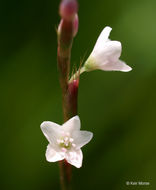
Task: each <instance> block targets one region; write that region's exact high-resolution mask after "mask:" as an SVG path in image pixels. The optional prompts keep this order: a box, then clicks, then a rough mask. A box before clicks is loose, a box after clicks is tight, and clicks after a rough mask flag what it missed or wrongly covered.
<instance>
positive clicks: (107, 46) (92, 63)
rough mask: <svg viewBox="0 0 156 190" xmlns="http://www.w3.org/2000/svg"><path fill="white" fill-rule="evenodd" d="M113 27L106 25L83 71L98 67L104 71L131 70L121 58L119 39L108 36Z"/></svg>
mask: <svg viewBox="0 0 156 190" xmlns="http://www.w3.org/2000/svg"><path fill="white" fill-rule="evenodd" d="M111 30H112V28H110V27H108V26H107V27H105V28H104V29H103V31H102V32H101V34H100V36H99V38H98V40H97V42H96V44H95V46H94V49H93V51H92V53H91V54H90V56H89V58H88V59H87V61H86V62H85V64H84V66H83V67H82V69H81V72H84V71H92V70H96V69H100V70H104V71H123V72H128V71H131V70H132V68H131V67H129V66H128V65H126V64H125V63H124V62H123V61H121V60H119V57H120V55H121V51H122V47H121V43H120V42H119V41H111V40H110V39H109V38H108V37H109V34H110V32H111Z"/></svg>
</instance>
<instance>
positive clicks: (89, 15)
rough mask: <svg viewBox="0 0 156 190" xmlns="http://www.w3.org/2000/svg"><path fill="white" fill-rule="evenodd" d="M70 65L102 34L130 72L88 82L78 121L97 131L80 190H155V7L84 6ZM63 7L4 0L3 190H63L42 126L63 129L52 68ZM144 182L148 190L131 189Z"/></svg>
mask: <svg viewBox="0 0 156 190" xmlns="http://www.w3.org/2000/svg"><path fill="white" fill-rule="evenodd" d="M79 4H80V6H79V18H80V27H79V32H78V35H77V36H76V38H75V40H74V44H73V49H72V63H73V64H77V65H78V64H79V62H80V61H81V60H82V59H83V58H84V57H85V58H87V56H88V55H89V53H90V52H91V50H92V48H93V46H94V44H95V41H96V39H97V37H98V35H99V34H100V32H101V30H102V29H103V28H104V27H105V26H106V25H108V26H111V27H112V28H113V30H112V33H111V39H114V40H119V41H121V42H122V45H123V52H122V56H121V59H122V60H125V61H126V62H127V64H129V65H130V66H131V67H132V68H133V71H132V72H129V73H122V72H102V71H95V72H91V73H87V74H84V75H82V77H81V80H80V89H79V115H80V118H81V122H82V129H85V130H89V131H92V132H93V133H94V138H93V140H92V141H91V142H90V143H89V144H88V145H87V146H86V147H84V148H83V153H84V161H83V167H82V168H81V169H75V168H73V175H74V177H73V186H74V190H80V189H81V190H86V189H87V190H95V189H97V190H125V189H130V190H132V189H134V190H136V189H150V190H155V189H156V137H155V136H156V86H155V83H156V37H155V36H156V1H155V0H137V1H136V0H118V1H116V0H111V1H110V0H105V1H104V0H97V1H91V0H80V1H79ZM58 5H59V0H57V1H56V0H55V1H54V0H44V1H43V0H20V1H19V0H14V1H12V0H1V2H0V89H1V91H0V100H1V102H0V108H1V109H0V110H1V112H0V115H1V122H0V123H1V124H0V147H1V150H0V165H1V166H0V189H2V190H11V189H15V190H28V189H29V190H44V189H49V190H59V170H58V166H57V164H56V163H48V162H46V160H45V150H46V146H47V143H48V142H47V140H46V139H45V137H44V136H43V134H42V133H41V130H40V124H41V122H42V121H45V120H51V121H54V122H57V123H60V124H61V123H62V107H61V91H60V87H59V82H58V73H57V64H56V48H57V40H56V31H55V28H56V27H57V25H58V23H59V15H58ZM126 181H148V182H150V184H151V185H150V186H147V187H146V186H144V187H141V186H134V187H133V186H126V185H125V183H126Z"/></svg>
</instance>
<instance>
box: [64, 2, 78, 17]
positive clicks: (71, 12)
mask: <svg viewBox="0 0 156 190" xmlns="http://www.w3.org/2000/svg"><path fill="white" fill-rule="evenodd" d="M77 11H78V4H77V0H62V2H61V4H60V15H61V17H62V18H63V19H65V20H72V19H73V18H74V16H75V14H76V13H77Z"/></svg>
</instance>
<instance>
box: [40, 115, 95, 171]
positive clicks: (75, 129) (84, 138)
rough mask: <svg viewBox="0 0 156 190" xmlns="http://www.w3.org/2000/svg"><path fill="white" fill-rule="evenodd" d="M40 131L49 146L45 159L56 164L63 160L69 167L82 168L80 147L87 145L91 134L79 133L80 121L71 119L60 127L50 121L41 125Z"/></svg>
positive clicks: (75, 117)
mask: <svg viewBox="0 0 156 190" xmlns="http://www.w3.org/2000/svg"><path fill="white" fill-rule="evenodd" d="M41 130H42V132H43V134H44V135H45V137H46V138H47V140H48V141H49V145H48V146H47V150H46V159H47V161H49V162H56V161H59V160H63V159H65V160H66V161H67V162H68V163H70V164H71V165H73V166H75V167H77V168H80V167H81V166H82V159H83V155H82V151H81V147H82V146H84V145H85V144H87V143H88V142H89V141H90V140H91V139H92V137H93V133H91V132H88V131H80V119H79V117H78V116H74V117H72V118H71V119H70V120H68V121H67V122H65V123H64V124H63V125H62V126H61V125H58V124H56V123H53V122H50V121H44V122H43V123H42V124H41Z"/></svg>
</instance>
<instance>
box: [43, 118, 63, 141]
mask: <svg viewBox="0 0 156 190" xmlns="http://www.w3.org/2000/svg"><path fill="white" fill-rule="evenodd" d="M60 127H61V126H60V125H58V124H56V123H54V122H51V121H44V122H43V123H42V124H41V130H42V132H43V134H44V136H45V137H46V138H47V140H48V141H49V142H50V143H52V144H56V143H57V138H58V137H59V134H60Z"/></svg>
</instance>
